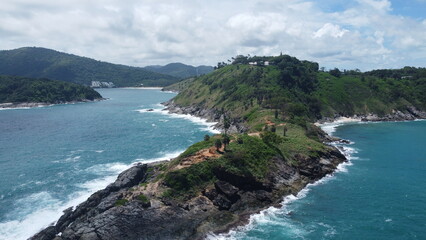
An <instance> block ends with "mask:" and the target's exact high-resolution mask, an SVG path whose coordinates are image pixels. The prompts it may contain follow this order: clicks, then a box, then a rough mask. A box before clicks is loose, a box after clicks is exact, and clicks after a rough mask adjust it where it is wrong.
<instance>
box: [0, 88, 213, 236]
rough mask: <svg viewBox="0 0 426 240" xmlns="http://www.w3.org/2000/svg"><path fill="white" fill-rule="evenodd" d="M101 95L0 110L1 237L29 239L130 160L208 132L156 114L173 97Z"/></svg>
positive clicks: (185, 119)
mask: <svg viewBox="0 0 426 240" xmlns="http://www.w3.org/2000/svg"><path fill="white" fill-rule="evenodd" d="M99 92H100V93H101V94H102V96H104V97H106V98H109V100H106V101H101V102H94V103H82V104H73V105H56V106H51V107H43V108H34V109H14V110H2V111H0V239H1V240H17V239H26V238H28V237H30V236H31V234H33V233H35V232H37V231H38V230H39V229H41V228H42V227H44V226H46V225H48V224H50V223H52V222H54V221H55V220H57V219H58V217H60V215H61V211H62V210H64V209H65V208H67V207H70V206H73V205H74V206H75V205H77V204H78V203H80V202H83V201H84V200H85V199H86V198H87V197H88V196H90V194H91V193H93V192H95V191H96V190H99V189H101V188H104V187H106V186H107V184H109V183H111V182H113V181H114V180H115V178H116V177H117V175H118V174H119V173H120V172H121V171H123V170H125V169H127V168H129V167H130V166H131V165H132V163H135V162H149V161H155V160H161V159H168V158H170V157H174V156H177V154H179V153H180V152H182V151H184V150H185V149H186V148H187V147H188V146H189V145H191V144H192V143H195V142H198V141H200V140H202V139H203V136H204V135H205V134H211V130H210V129H209V126H211V124H207V123H205V121H203V120H201V119H197V118H193V117H190V116H183V115H169V114H167V113H165V112H162V111H161V109H162V106H161V105H160V103H161V102H164V101H166V100H169V99H170V98H172V97H173V96H175V94H173V93H167V92H161V91H160V90H141V89H101V90H99ZM151 108H152V109H154V111H152V112H147V111H146V110H147V109H151Z"/></svg>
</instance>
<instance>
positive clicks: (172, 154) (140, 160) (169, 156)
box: [134, 150, 184, 164]
mask: <svg viewBox="0 0 426 240" xmlns="http://www.w3.org/2000/svg"><path fill="white" fill-rule="evenodd" d="M183 152H184V150H178V151H175V152H166V153H164V152H161V153H160V154H161V157H158V158H151V159H145V158H137V159H136V160H135V161H136V162H135V163H134V164H136V163H153V162H159V161H164V160H166V161H169V160H170V159H172V158H176V157H177V156H179V155H180V154H181V153H183Z"/></svg>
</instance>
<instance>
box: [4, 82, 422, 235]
mask: <svg viewBox="0 0 426 240" xmlns="http://www.w3.org/2000/svg"><path fill="white" fill-rule="evenodd" d="M99 91H100V92H101V94H102V95H103V96H104V97H107V98H110V99H109V100H107V101H101V102H96V103H84V104H74V105H57V106H52V107H45V108H36V109H17V110H3V111H0V240H3V239H26V238H27V237H29V236H30V235H31V234H33V233H35V232H37V230H39V229H40V228H42V227H43V226H46V225H48V224H49V223H51V222H53V221H55V220H56V219H57V218H58V217H59V216H60V215H61V211H62V210H64V209H65V208H67V207H69V206H73V205H76V204H78V203H80V202H82V201H84V200H85V199H86V198H87V197H88V196H90V194H91V193H93V192H94V191H96V190H98V189H101V188H103V187H105V186H106V185H107V184H108V183H111V182H113V181H114V179H115V178H116V176H117V175H118V173H120V172H121V171H123V170H125V169H127V168H128V167H130V166H131V165H132V163H135V162H141V161H145V162H149V161H155V160H159V159H165V158H169V157H173V156H176V155H177V154H178V153H180V152H181V151H183V150H184V149H185V148H186V147H188V146H189V145H190V144H192V143H194V142H197V141H199V140H201V139H202V138H203V136H204V135H205V134H207V133H211V132H212V130H211V128H209V127H210V126H211V124H208V123H205V122H204V121H202V120H200V119H197V118H193V117H189V116H179V115H169V114H166V113H165V112H162V111H161V108H162V107H161V105H159V103H161V102H163V101H166V100H168V99H170V98H172V97H173V96H174V94H173V93H164V92H161V91H159V90H137V89H104V90H99ZM151 108H152V109H154V111H152V112H147V111H146V110H147V109H151ZM325 129H326V130H327V131H329V132H333V134H334V135H336V136H339V137H342V138H345V139H349V140H351V141H352V142H353V143H352V144H350V145H346V146H341V147H343V148H344V149H345V154H347V156H348V157H349V159H350V162H348V163H346V164H343V165H340V166H339V170H338V172H336V173H335V174H334V175H333V176H329V177H326V178H324V179H323V180H321V181H319V182H318V183H316V184H313V185H310V186H308V187H307V188H306V189H304V190H302V191H301V192H300V193H299V194H298V195H297V196H289V197H286V198H285V199H284V200H283V207H282V208H279V209H277V208H270V209H268V210H266V211H263V212H262V213H260V214H257V215H254V216H253V217H252V218H251V223H250V224H249V225H248V226H245V227H243V228H239V229H237V230H236V231H233V232H231V233H230V234H227V235H221V236H214V237H212V238H219V239H221V238H226V239H426V230H425V229H426V190H425V189H426V122H425V121H415V122H400V123H370V124H347V125H342V126H337V125H329V126H325Z"/></svg>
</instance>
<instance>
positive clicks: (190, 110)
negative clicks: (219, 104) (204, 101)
mask: <svg viewBox="0 0 426 240" xmlns="http://www.w3.org/2000/svg"><path fill="white" fill-rule="evenodd" d="M162 104H163V105H164V106H166V109H165V110H167V111H169V112H170V113H176V114H189V115H192V116H196V117H200V118H203V119H206V120H207V121H208V122H217V124H216V125H215V128H216V129H223V124H224V113H223V112H222V111H220V110H217V109H205V108H202V107H200V106H180V105H177V104H175V103H174V102H173V100H170V101H168V102H164V103H162ZM230 124H231V126H230V127H229V130H228V132H229V133H243V132H246V131H247V130H248V128H247V126H245V124H244V121H243V119H241V118H231V119H230Z"/></svg>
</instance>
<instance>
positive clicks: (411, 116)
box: [317, 106, 426, 124]
mask: <svg viewBox="0 0 426 240" xmlns="http://www.w3.org/2000/svg"><path fill="white" fill-rule="evenodd" d="M342 118H345V119H346V120H347V121H360V122H396V121H412V120H416V119H426V112H425V111H420V110H418V109H416V108H415V107H413V106H411V107H407V109H406V110H405V111H399V110H393V111H392V113H389V114H385V115H382V116H379V115H378V114H373V113H370V114H364V115H353V116H341V115H338V114H336V115H335V116H333V117H325V118H322V119H320V120H319V121H318V122H317V123H318V124H323V123H333V122H336V121H339V120H341V119H342Z"/></svg>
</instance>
